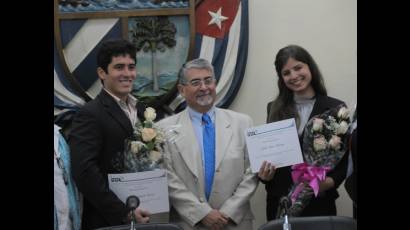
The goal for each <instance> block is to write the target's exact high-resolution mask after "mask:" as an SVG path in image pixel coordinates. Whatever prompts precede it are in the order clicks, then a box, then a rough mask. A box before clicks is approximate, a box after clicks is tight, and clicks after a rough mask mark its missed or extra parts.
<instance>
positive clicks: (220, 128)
mask: <svg viewBox="0 0 410 230" xmlns="http://www.w3.org/2000/svg"><path fill="white" fill-rule="evenodd" d="M215 126H216V130H215V131H216V147H215V149H216V152H215V155H216V159H215V169H218V167H219V165H220V163H221V161H222V159H223V158H224V156H225V153H226V151H227V148H228V146H229V144H230V142H231V139H232V127H231V123H230V122H229V119H228V118H227V117H226V116H225V115H224V113H223V112H222V111H221V110H219V109H218V108H216V109H215Z"/></svg>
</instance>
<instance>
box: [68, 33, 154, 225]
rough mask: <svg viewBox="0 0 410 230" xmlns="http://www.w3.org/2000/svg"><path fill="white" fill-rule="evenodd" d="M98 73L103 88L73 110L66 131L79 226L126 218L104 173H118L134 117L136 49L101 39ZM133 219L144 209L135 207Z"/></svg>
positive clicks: (142, 215) (143, 219) (143, 217)
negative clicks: (80, 202) (79, 202)
mask: <svg viewBox="0 0 410 230" xmlns="http://www.w3.org/2000/svg"><path fill="white" fill-rule="evenodd" d="M97 65H98V67H97V73H98V76H99V78H100V79H101V81H102V84H103V89H102V90H101V92H100V94H99V95H98V96H97V97H96V98H95V99H94V100H92V101H90V102H88V103H87V104H86V105H84V107H82V109H81V110H80V111H79V112H78V113H77V114H76V116H75V117H74V120H73V124H72V130H71V132H70V135H69V144H70V149H71V157H72V172H73V176H74V180H75V182H76V184H77V186H78V189H79V191H80V192H81V193H82V194H83V196H84V209H83V217H82V218H83V219H82V229H83V230H87V229H95V228H99V227H105V226H113V225H120V224H124V223H126V222H128V219H129V216H128V213H129V210H128V209H127V208H126V206H125V204H124V203H123V202H122V201H121V200H120V199H119V198H118V197H117V196H116V195H115V194H114V193H113V192H112V191H111V190H110V189H109V186H108V179H107V174H109V173H120V172H118V170H116V168H114V166H113V161H114V159H115V158H116V157H117V156H118V153H121V152H122V151H123V148H124V140H125V139H126V138H128V137H130V136H131V135H132V132H133V128H132V125H133V124H134V123H135V122H136V121H137V120H138V117H137V113H142V112H144V111H141V110H140V109H138V111H137V100H136V99H135V98H134V97H133V96H131V95H130V92H131V90H132V85H133V81H134V80H135V78H136V48H135V46H134V45H133V44H131V43H130V42H128V41H126V40H111V41H106V42H104V43H103V44H102V45H101V48H100V50H99V51H98V53H97ZM134 214H135V216H136V218H137V222H141V223H145V222H148V220H149V213H148V212H147V211H145V210H142V209H139V208H138V209H136V210H135V213H134Z"/></svg>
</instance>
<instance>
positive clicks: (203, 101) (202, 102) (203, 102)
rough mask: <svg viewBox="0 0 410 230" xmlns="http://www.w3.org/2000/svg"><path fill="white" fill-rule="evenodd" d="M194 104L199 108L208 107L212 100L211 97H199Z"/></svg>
mask: <svg viewBox="0 0 410 230" xmlns="http://www.w3.org/2000/svg"><path fill="white" fill-rule="evenodd" d="M196 102H197V103H198V104H199V105H201V106H208V105H212V103H214V99H213V98H212V96H211V95H206V96H205V97H200V98H198V99H197V100H196Z"/></svg>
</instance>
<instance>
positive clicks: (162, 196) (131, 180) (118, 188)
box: [108, 169, 169, 214]
mask: <svg viewBox="0 0 410 230" xmlns="http://www.w3.org/2000/svg"><path fill="white" fill-rule="evenodd" d="M108 183H109V187H110V189H111V190H112V191H113V192H114V193H115V195H117V197H118V198H119V199H120V200H121V201H122V202H124V204H125V202H126V200H127V197H128V196H131V195H135V196H137V197H138V198H139V199H140V205H139V206H138V207H139V208H143V209H146V210H148V211H150V212H151V213H152V214H154V213H161V212H169V199H168V184H167V173H166V171H165V170H163V169H161V170H155V171H146V172H137V173H122V174H108Z"/></svg>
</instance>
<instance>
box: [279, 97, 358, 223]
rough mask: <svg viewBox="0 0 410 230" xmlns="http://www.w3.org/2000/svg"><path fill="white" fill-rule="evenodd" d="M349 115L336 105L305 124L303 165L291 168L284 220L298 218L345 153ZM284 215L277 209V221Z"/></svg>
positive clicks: (282, 210)
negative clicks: (290, 180) (290, 183)
mask: <svg viewBox="0 0 410 230" xmlns="http://www.w3.org/2000/svg"><path fill="white" fill-rule="evenodd" d="M349 113H350V111H349V110H348V109H347V108H346V107H345V106H344V105H340V106H338V107H336V108H333V109H330V110H327V111H326V112H324V113H322V114H320V115H317V116H314V117H313V118H312V119H310V120H309V121H308V123H307V124H306V126H305V130H304V133H303V142H302V152H303V157H304V163H302V164H297V165H293V166H292V180H293V182H294V185H293V186H292V188H291V191H290V193H289V194H288V200H290V201H291V202H290V203H291V204H290V207H288V210H287V214H288V216H299V215H300V213H301V212H302V211H303V209H304V208H305V207H306V206H307V205H308V204H309V202H310V200H311V199H312V198H313V196H315V197H317V196H318V194H319V184H320V182H322V181H323V180H325V178H326V173H327V172H329V171H330V170H332V169H334V168H335V167H336V165H337V164H338V163H339V161H340V160H341V158H342V157H343V155H344V154H345V152H346V151H347V148H348V143H347V141H348V134H347V130H348V128H349V125H350V118H349V116H350V114H349ZM284 214H285V207H282V206H281V207H279V211H278V212H277V217H278V218H280V217H283V216H284Z"/></svg>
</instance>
